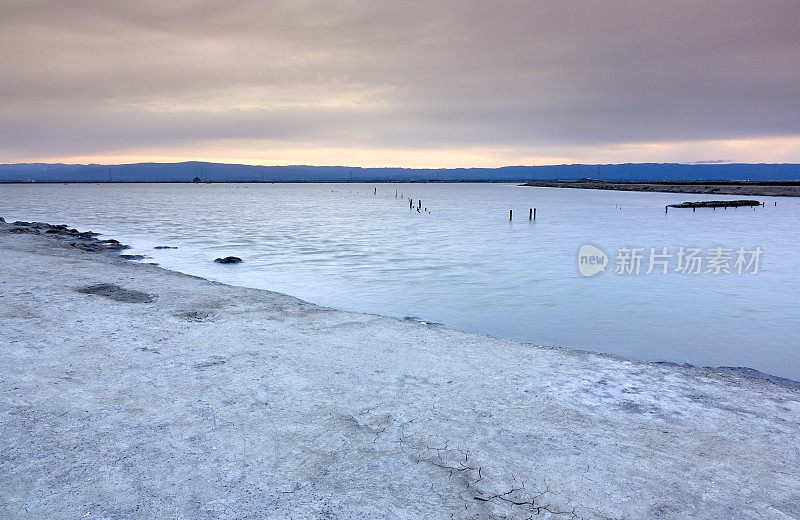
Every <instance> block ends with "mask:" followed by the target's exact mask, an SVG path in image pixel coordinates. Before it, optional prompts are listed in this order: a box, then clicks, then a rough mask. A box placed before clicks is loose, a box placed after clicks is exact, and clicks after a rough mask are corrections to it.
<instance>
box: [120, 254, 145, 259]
mask: <svg viewBox="0 0 800 520" xmlns="http://www.w3.org/2000/svg"><path fill="white" fill-rule="evenodd" d="M119 257H120V258H124V259H125V260H144V259H145V258H147V257H146V256H144V255H119Z"/></svg>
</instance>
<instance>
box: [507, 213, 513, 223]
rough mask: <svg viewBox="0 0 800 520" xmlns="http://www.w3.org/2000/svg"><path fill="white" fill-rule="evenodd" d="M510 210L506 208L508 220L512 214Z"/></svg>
mask: <svg viewBox="0 0 800 520" xmlns="http://www.w3.org/2000/svg"><path fill="white" fill-rule="evenodd" d="M512 211H513V210H508V220H509V221H510V220H511V215H512V213H511V212H512Z"/></svg>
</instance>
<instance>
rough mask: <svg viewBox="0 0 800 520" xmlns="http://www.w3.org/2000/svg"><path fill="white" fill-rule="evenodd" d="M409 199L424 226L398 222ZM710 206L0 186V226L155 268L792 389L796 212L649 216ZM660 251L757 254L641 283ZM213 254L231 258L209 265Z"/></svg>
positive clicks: (782, 204) (273, 190)
mask: <svg viewBox="0 0 800 520" xmlns="http://www.w3.org/2000/svg"><path fill="white" fill-rule="evenodd" d="M375 188H377V194H374V192H373V190H374V189H375ZM395 191H397V193H398V197H395ZM401 193H402V195H403V198H402V199H401V198H400V197H399V194H401ZM408 197H411V198H413V199H414V201H415V206H416V201H417V199H422V205H423V208H427V210H428V211H429V213H428V212H425V211H422V212H420V213H418V212H417V211H416V210H410V209H409V207H408V200H407V199H408ZM709 198H714V199H734V198H737V197H731V196H724V195H720V196H713V197H710V196H708V195H690V194H663V193H633V192H629V193H625V192H610V191H595V190H574V189H572V190H570V189H551V188H526V187H518V186H514V185H508V184H202V185H187V184H160V185H159V184H108V185H102V184H101V185H95V184H79V185H41V184H39V185H34V184H30V185H1V186H0V216H3V217H5V218H6V220H17V219H19V220H39V221H45V222H50V223H64V224H68V225H70V226H72V227H77V228H78V229H81V230H94V231H99V232H101V233H104V234H106V235H108V236H109V237H114V238H117V239H119V240H120V241H122V242H124V243H128V244H131V245H132V246H134V247H133V249H132V250H131V251H130V252H131V253H142V254H146V255H148V256H150V257H152V259H151V260H148V261H154V262H158V263H160V264H161V265H162V266H164V267H167V268H171V269H175V270H178V271H183V272H186V273H190V274H195V275H199V276H203V277H206V278H209V279H213V280H218V281H222V282H226V283H230V284H234V285H242V286H248V287H257V288H263V289H270V290H274V291H279V292H284V293H288V294H291V295H294V296H297V297H300V298H302V299H305V300H308V301H311V302H314V303H319V304H322V305H328V306H332V307H337V308H342V309H348V310H354V311H364V312H373V313H378V314H385V315H391V316H398V317H404V316H415V317H418V318H420V319H422V320H426V321H430V322H439V323H442V324H444V325H445V326H448V327H454V328H459V329H466V330H471V331H476V332H484V333H488V334H491V335H493V336H498V337H504V338H512V339H518V340H523V341H530V342H534V343H540V344H549V345H561V346H572V347H579V348H587V349H593V350H599V351H602V352H611V353H616V354H622V355H626V356H632V357H637V358H640V359H647V360H665V361H672V362H679V363H684V362H688V363H692V364H696V365H703V366H705V365H710V366H748V367H752V368H756V369H758V370H761V371H764V372H768V373H771V374H775V375H778V376H783V377H788V378H792V379H800V332H799V331H798V326H800V309H798V295H800V277H799V276H798V273H797V269H798V268H800V226H799V225H798V220H799V219H800V199H797V198H779V199H775V198H764V197H748V198H755V199H758V200H763V201H765V202H766V207H764V208H761V207H759V208H757V209H756V210H755V211H754V210H753V209H751V208H739V209H728V210H721V209H718V210H716V211H712V210H710V209H702V210H698V211H696V212H692V211H691V210H685V209H684V210H679V209H672V210H671V211H670V212H669V214H665V213H664V205H665V204H671V203H675V202H682V201H688V200H707V199H709ZM739 198H741V197H739ZM776 200H777V201H778V205H777V206H774V205H773V201H776ZM532 207H535V208H537V219H536V221H535V222H529V221H528V209H529V208H532ZM509 209H513V210H514V216H515V219H514V220H513V221H511V222H509V220H508V210H509ZM585 244H592V245H594V246H597V247H599V248H601V249H602V250H604V251H605V252H606V253H607V254H608V256H609V260H610V265H609V267H608V268H607V269H606V272H603V273H600V274H598V275H596V276H593V277H583V276H581V275H580V274H579V272H578V267H577V253H578V250H579V248H580V247H581V246H583V245H585ZM156 245H171V246H177V247H178V249H176V250H154V249H153V247H154V246H156ZM623 247H634V248H644V251H643V252H642V253H643V255H644V258H643V261H642V267H641V274H639V275H634V274H628V275H621V274H615V273H614V268H615V263H616V256H617V254H618V251H619V249H620V248H623ZM664 247H667V248H668V253H670V254H675V253H677V251H678V248H680V247H684V248H689V247H696V248H702V249H703V256H704V257H705V256H707V249H709V248H716V247H723V248H730V249H733V250H734V252H733V257H734V258H732V259H731V261H730V265H731V267H732V266H733V264H734V261H735V257H736V255H735V250H737V249H739V248H740V247H744V248H745V249H747V250H753V249H755V248H756V247H760V248H761V249H762V250H763V254H762V256H761V258H760V262H759V272H758V273H757V274H755V275H752V274H749V272H747V273H745V274H743V275H741V276H739V275H737V274H735V273H734V274H720V275H713V274H710V273H705V271H706V266H705V264H704V265H703V269H702V270H703V273H702V274H698V275H688V274H681V273H679V272H675V271H674V269H675V268H676V267H677V259H676V258H675V257H673V258H671V259H668V260H667V261H668V262H669V263H668V265H669V271H670V272H669V273H668V274H666V275H662V274H656V272H658V273H660V271H661V270H660V268H657V269H656V270H655V271H656V272H654V273H651V274H649V275H646V274H644V273H645V272H646V271H647V270H648V268H649V256H650V248H656V249H657V250H658V251H659V252H661V249H662V248H664ZM225 255H235V256H240V257H242V258H244V259H245V262H244V263H242V264H239V265H233V266H231V265H225V266H223V265H218V264H215V263H213V262H212V260H213V259H214V258H216V257H219V256H225Z"/></svg>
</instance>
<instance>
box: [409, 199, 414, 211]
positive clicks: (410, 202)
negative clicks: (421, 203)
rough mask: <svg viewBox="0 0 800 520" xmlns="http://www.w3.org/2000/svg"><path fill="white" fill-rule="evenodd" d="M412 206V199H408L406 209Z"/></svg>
mask: <svg viewBox="0 0 800 520" xmlns="http://www.w3.org/2000/svg"><path fill="white" fill-rule="evenodd" d="M413 205H414V199H411V198H409V199H408V209H411V207H412V206H413Z"/></svg>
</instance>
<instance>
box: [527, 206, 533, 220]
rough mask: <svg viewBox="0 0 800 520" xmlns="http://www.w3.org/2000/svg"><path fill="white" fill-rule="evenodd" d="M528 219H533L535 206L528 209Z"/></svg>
mask: <svg viewBox="0 0 800 520" xmlns="http://www.w3.org/2000/svg"><path fill="white" fill-rule="evenodd" d="M528 220H533V208H531V209H529V210H528Z"/></svg>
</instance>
